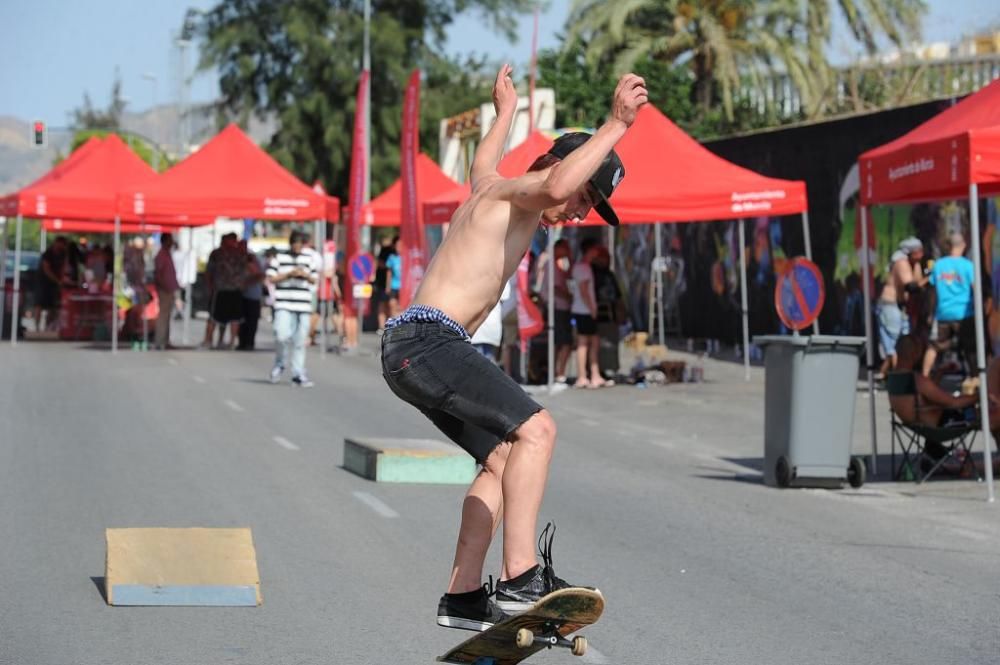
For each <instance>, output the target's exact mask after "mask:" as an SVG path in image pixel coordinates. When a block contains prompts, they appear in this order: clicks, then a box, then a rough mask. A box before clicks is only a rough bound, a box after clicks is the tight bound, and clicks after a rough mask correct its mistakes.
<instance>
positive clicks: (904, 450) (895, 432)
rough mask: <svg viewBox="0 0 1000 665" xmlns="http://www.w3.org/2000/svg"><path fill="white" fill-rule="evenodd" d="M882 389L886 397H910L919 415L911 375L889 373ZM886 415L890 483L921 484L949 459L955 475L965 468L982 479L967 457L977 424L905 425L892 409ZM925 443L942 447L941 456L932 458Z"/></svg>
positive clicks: (970, 450) (909, 373)
mask: <svg viewBox="0 0 1000 665" xmlns="http://www.w3.org/2000/svg"><path fill="white" fill-rule="evenodd" d="M885 386H886V391H887V392H888V393H889V396H890V397H911V398H912V399H913V403H914V407H915V412H916V413H917V414H919V413H920V410H921V406H920V400H919V399H918V396H917V381H916V378H915V377H914V375H913V372H889V373H888V374H887V375H886V378H885ZM889 413H890V414H891V416H892V457H891V460H892V461H891V468H892V478H893V480H897V481H898V480H901V479H903V478H905V479H907V480H909V479H911V478H912V479H913V480H916V481H917V483H922V482H924V481H925V480H927V479H928V478H930V477H931V476H932V475H934V474H935V473H936V472H937V471H938V470H939V469H940V468H941V467H942V466H943V465H944V463H945V462H946V461H948V460H949V459H954V460H958V461H959V462H960V466H959V473H961V472H963V471H964V470H965V467H966V465H968V466H969V468H970V469H971V470H972V471H974V472H975V473H976V477H977V478H978V479H980V480H981V479H982V478H980V477H979V471H978V470H977V469H976V466H975V464H973V462H972V454H971V452H972V445H973V444H974V443H975V440H976V432H978V431H979V428H978V423H968V422H956V423H947V424H945V425H942V426H937V427H935V426H931V425H924V424H923V423H920V422H905V421H903V419H902V418H900V417H899V415H898V414H897V413H896V412H895V411H893V410H892V407H891V406H890V408H889ZM897 444H898V445H899V448H900V452H901V454H902V459H901V460H900V463H899V466H898V467H897V466H896V445H897ZM927 444H938V445H940V446H941V447H942V448H944V450H945V454H944V455H942V456H941V457H940V458H938V459H935V458H934V457H932V456H931V455H929V454H928V453H927ZM924 460H927V461H928V462H929V463H930V464H931V466H930V468H929V469H928V470H927V471H926V472H923V469H922V462H923V461H924ZM921 474H922V475H921Z"/></svg>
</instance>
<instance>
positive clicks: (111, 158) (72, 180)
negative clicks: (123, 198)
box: [3, 134, 157, 348]
mask: <svg viewBox="0 0 1000 665" xmlns="http://www.w3.org/2000/svg"><path fill="white" fill-rule="evenodd" d="M82 150H85V152H83V153H82V154H80V153H81V151H82ZM74 155H75V157H71V158H70V159H67V160H66V162H64V163H63V164H60V165H59V166H56V167H55V168H54V169H53V170H52V171H51V172H50V173H49V174H48V175H47V176H43V177H42V178H40V179H39V180H38V181H36V182H35V183H34V184H32V185H29V186H28V187H26V188H24V189H22V190H20V191H19V192H17V193H15V194H13V195H12V196H10V197H7V199H5V202H4V206H3V209H4V210H9V211H11V213H10V214H16V215H17V229H18V232H17V239H16V241H15V249H14V251H15V255H16V256H17V257H18V259H17V260H19V256H20V251H21V242H20V237H21V233H20V228H21V218H22V216H23V215H30V216H32V217H39V218H42V219H50V218H64V219H74V220H96V221H105V222H106V223H108V226H107V228H108V230H112V229H113V228H114V227H113V226H111V224H110V223H109V222H110V221H111V220H113V219H115V216H116V214H115V213H116V210H117V206H118V196H119V193H120V192H122V191H123V190H124V189H125V188H126V187H128V186H134V185H138V184H142V183H146V182H150V181H153V180H155V179H156V177H157V174H156V172H155V171H154V170H153V169H152V168H151V167H150V166H149V165H148V164H146V163H145V162H144V161H142V160H141V159H140V158H139V157H138V155H136V154H135V153H134V152H132V151H131V150H130V149H129V148H128V146H126V145H125V143H124V142H122V140H121V139H120V138H119V137H118V136H116V135H114V134H110V135H108V136H107V137H105V138H104V139H103V140H101V141H98V142H97V143H94V142H92V141H91V142H88V143H86V144H84V148H82V149H81V150H78V151H76V152H75V153H74ZM116 238H117V236H116ZM116 244H117V243H116ZM19 300H20V272H19V271H18V272H15V273H14V294H13V298H12V304H13V311H14V312H16V311H17V309H18V305H19ZM18 319H19V317H18V316H12V317H11V344H16V343H17V334H16V330H17V324H18ZM115 342H116V340H115V339H114V338H112V348H114V347H115V345H116V344H115Z"/></svg>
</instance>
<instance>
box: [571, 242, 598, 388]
mask: <svg viewBox="0 0 1000 665" xmlns="http://www.w3.org/2000/svg"><path fill="white" fill-rule="evenodd" d="M597 249H598V244H597V241H596V240H594V239H593V238H586V239H584V240H583V242H581V243H580V258H579V259H578V260H577V262H576V265H574V266H573V289H572V291H573V305H572V308H571V311H572V313H573V320H574V321H576V374H577V377H576V383H574V384H573V386H574V387H576V388H602V387H604V384H605V383H606V381H605V380H604V377H602V376H601V368H600V365H599V364H598V361H597V353H598V345H599V344H600V338H599V337H598V336H597V295H596V292H595V290H594V269H593V268H592V267H591V266H590V264H591V262H592V261H593V260H594V258H595V257H596V256H597ZM588 371H589V372H590V377H589V378H588V377H587V373H588Z"/></svg>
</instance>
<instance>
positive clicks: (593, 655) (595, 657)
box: [580, 644, 611, 665]
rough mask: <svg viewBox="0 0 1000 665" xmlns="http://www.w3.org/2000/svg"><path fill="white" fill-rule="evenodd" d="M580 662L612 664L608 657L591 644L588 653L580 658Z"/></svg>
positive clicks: (602, 664) (601, 664)
mask: <svg viewBox="0 0 1000 665" xmlns="http://www.w3.org/2000/svg"><path fill="white" fill-rule="evenodd" d="M580 660H582V661H583V662H585V663H598V664H599V665H605V664H606V663H610V662H611V661H610V660H608V657H607V656H605V655H604V654H603V653H601V652H600V651H598V650H597V649H595V648H594V647H592V646H590V645H589V644H588V645H587V653H585V654H583V656H581V657H580Z"/></svg>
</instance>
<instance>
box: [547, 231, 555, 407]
mask: <svg viewBox="0 0 1000 665" xmlns="http://www.w3.org/2000/svg"><path fill="white" fill-rule="evenodd" d="M547 236H548V237H547V238H546V245H547V247H546V251H547V252H548V254H549V266H548V270H549V283H548V288H547V289H546V291H548V293H546V294H545V309H546V310H548V311H547V312H546V315H547V318H548V331H547V336H548V347H549V357H548V365H549V371H548V383H549V393H550V394H551V393H552V390H553V387H554V386H555V384H556V347H555V344H556V329H555V315H556V314H555V312H556V305H555V302H553V298H555V293H556V257H555V249H556V237H555V229H553V228H552V227H549V228H548V234H547Z"/></svg>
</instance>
